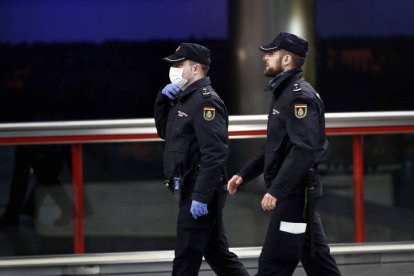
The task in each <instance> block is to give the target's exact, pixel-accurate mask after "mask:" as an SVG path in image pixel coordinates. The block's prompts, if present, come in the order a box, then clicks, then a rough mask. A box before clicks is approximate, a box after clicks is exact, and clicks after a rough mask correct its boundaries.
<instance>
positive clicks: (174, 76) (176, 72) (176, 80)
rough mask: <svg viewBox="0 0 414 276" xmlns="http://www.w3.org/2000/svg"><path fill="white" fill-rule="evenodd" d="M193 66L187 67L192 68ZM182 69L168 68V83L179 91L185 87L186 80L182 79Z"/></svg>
mask: <svg viewBox="0 0 414 276" xmlns="http://www.w3.org/2000/svg"><path fill="white" fill-rule="evenodd" d="M192 66H193V65H191V66H189V67H192ZM183 72H184V68H177V67H170V73H169V76H170V81H171V83H173V84H175V85H177V86H178V87H179V88H180V89H181V88H183V87H184V85H186V83H187V82H188V79H185V78H183Z"/></svg>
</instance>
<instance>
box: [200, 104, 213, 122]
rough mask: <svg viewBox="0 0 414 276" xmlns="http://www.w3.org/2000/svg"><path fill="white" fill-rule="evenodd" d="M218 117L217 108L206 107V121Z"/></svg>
mask: <svg viewBox="0 0 414 276" xmlns="http://www.w3.org/2000/svg"><path fill="white" fill-rule="evenodd" d="M214 117H216V109H215V108H214V107H204V110H203V118H204V120H206V121H213V120H214Z"/></svg>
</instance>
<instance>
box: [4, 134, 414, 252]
mask: <svg viewBox="0 0 414 276" xmlns="http://www.w3.org/2000/svg"><path fill="white" fill-rule="evenodd" d="M329 140H330V142H331V145H332V154H331V156H330V158H329V159H328V161H327V162H326V163H325V164H324V165H321V166H320V168H319V169H320V172H321V175H322V181H323V184H324V197H323V198H322V200H321V202H320V203H319V208H318V209H319V213H320V214H321V217H322V220H323V224H324V228H325V233H326V236H327V239H328V242H330V243H344V242H353V241H354V223H353V219H354V210H353V202H354V201H353V167H352V137H351V136H330V137H329ZM363 141H364V149H365V150H364V158H365V159H364V161H365V162H364V164H365V166H364V169H365V191H364V192H365V194H364V196H365V237H366V241H372V242H380V241H407V240H413V239H414V237H413V235H414V234H413V232H412V229H413V226H414V225H413V224H414V214H413V209H414V207H413V201H412V198H414V187H413V186H414V184H413V183H414V179H413V177H414V176H413V172H414V135H413V134H405V135H381V136H380V135H369V136H364V139H363ZM263 142H264V140H263V139H243V140H231V141H230V148H231V153H230V158H229V162H228V170H229V175H230V176H231V175H233V174H234V173H236V172H237V171H238V170H239V169H240V168H241V166H242V165H243V164H244V163H245V162H246V161H247V160H248V159H249V157H251V156H253V154H254V153H255V152H256V150H257V149H258V148H259V147H260V146H261V145H262V144H263ZM162 146H163V144H162V143H158V142H143V143H140V142H134V143H109V144H104V143H102V144H85V145H84V146H83V152H84V179H85V184H84V192H85V193H84V202H85V247H86V252H89V253H91V252H122V251H143V250H164V249H166V250H171V249H173V248H174V242H175V226H176V216H177V211H178V207H177V201H176V199H175V198H174V197H173V196H172V195H171V194H170V193H169V192H168V191H167V189H166V188H165V187H164V184H163V173H162ZM69 148H70V147H69V146H68V145H65V146H18V147H1V148H0V161H1V164H2V167H1V171H0V181H1V183H2V185H1V186H0V187H1V192H0V208H1V210H0V211H1V213H3V216H2V217H1V229H0V241H1V244H2V246H1V247H0V256H19V255H45V254H67V253H72V252H73V223H72V207H71V204H72V200H71V197H72V196H71V193H72V191H71V174H70V166H69V164H70V162H69V161H70V158H69V157H68V151H69ZM19 160H20V161H19ZM45 164H47V165H45ZM42 167H47V168H48V170H45V171H46V172H47V173H45V174H46V175H48V177H46V178H45V177H44V176H43V174H42ZM22 168H23V169H22ZM24 168H26V170H25V169H24ZM27 168H28V169H27ZM52 168H55V169H52ZM53 172H55V173H53ZM56 172H57V173H56ZM26 175H28V177H27V178H26V177H25V176H26ZM17 176H18V177H17ZM16 179H18V181H17V180H16ZM45 179H46V180H45ZM51 179H53V180H54V181H52V180H51ZM56 179H58V180H56ZM11 188H15V189H16V188H17V191H18V193H16V191H14V192H12V191H13V189H11ZM22 191H23V192H22ZM265 191H266V190H265V187H264V183H263V178H262V177H261V176H259V177H258V178H256V179H255V180H254V181H252V183H248V185H246V186H243V187H241V188H240V189H239V192H238V193H237V194H236V195H234V196H229V197H228V201H227V206H226V208H225V209H224V221H225V227H226V230H227V231H226V232H227V236H228V239H229V243H230V246H231V247H239V246H260V245H261V244H262V242H263V239H264V236H265V233H266V230H267V223H268V219H269V213H267V212H263V211H262V209H261V207H260V202H261V199H262V196H263V194H264V193H265ZM19 194H20V195H21V194H24V197H23V201H22V202H23V203H22V202H20V204H21V205H14V206H20V207H19V208H7V206H8V205H10V204H11V202H14V204H16V202H19V200H18V199H19V196H18V195H19ZM10 196H11V197H10ZM10 199H12V200H10ZM22 206H23V207H22ZM6 209H8V210H9V209H11V210H12V211H14V212H15V213H18V215H19V222H20V223H19V225H10V223H9V224H7V223H5V222H6V221H5V216H4V214H5V213H6V214H7V212H5V210H6Z"/></svg>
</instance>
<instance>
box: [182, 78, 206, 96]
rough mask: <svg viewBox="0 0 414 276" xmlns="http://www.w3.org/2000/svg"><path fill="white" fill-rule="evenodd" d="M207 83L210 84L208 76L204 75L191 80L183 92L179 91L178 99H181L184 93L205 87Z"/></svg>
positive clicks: (187, 93)
mask: <svg viewBox="0 0 414 276" xmlns="http://www.w3.org/2000/svg"><path fill="white" fill-rule="evenodd" d="M208 85H211V81H210V77H204V78H202V79H199V80H197V81H195V82H193V83H192V84H190V86H188V87H187V88H186V89H185V90H184V91H183V92H181V93H180V96H179V99H181V98H182V97H184V96H186V95H189V94H191V93H193V92H194V91H197V90H198V89H199V88H201V87H205V86H208Z"/></svg>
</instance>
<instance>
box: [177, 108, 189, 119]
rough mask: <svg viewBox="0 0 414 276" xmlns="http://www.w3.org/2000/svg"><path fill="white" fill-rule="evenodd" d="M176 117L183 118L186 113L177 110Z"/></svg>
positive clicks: (186, 115)
mask: <svg viewBox="0 0 414 276" xmlns="http://www.w3.org/2000/svg"><path fill="white" fill-rule="evenodd" d="M178 117H185V118H187V117H188V114H187V113H185V112H183V111H181V110H178Z"/></svg>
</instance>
